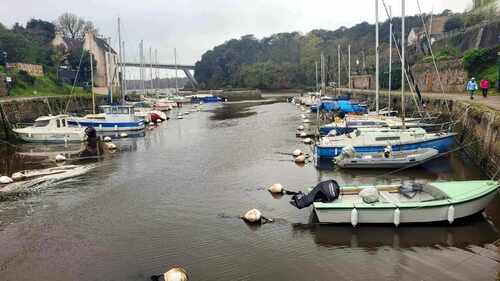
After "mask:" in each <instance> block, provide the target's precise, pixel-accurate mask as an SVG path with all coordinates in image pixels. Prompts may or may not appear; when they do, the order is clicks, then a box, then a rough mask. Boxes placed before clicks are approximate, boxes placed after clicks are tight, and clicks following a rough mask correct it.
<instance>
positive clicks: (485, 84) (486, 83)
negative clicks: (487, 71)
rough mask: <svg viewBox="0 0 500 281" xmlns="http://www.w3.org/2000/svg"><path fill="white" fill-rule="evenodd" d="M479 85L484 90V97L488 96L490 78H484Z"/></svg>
mask: <svg viewBox="0 0 500 281" xmlns="http://www.w3.org/2000/svg"><path fill="white" fill-rule="evenodd" d="M479 87H480V88H481V90H482V91H483V97H485V98H486V97H488V89H489V88H490V80H488V79H483V80H481V83H479Z"/></svg>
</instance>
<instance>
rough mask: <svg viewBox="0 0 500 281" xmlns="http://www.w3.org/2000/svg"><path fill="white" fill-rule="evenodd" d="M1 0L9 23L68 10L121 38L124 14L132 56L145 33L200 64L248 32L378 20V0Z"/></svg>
mask: <svg viewBox="0 0 500 281" xmlns="http://www.w3.org/2000/svg"><path fill="white" fill-rule="evenodd" d="M385 1H386V3H387V4H388V5H391V6H392V10H393V15H394V16H400V15H401V0H385ZM380 2H381V0H380ZM406 2H407V4H406V14H407V15H412V14H416V13H418V7H417V4H416V3H417V1H416V0H410V1H406ZM420 4H421V8H422V11H423V12H424V13H425V12H427V13H429V12H430V11H431V10H434V12H436V13H438V12H441V11H442V10H443V9H451V10H453V11H455V12H463V11H464V10H465V9H467V8H470V7H471V6H472V0H453V1H452V0H420ZM5 5H6V7H7V8H6V9H5ZM1 6H2V8H0V22H1V23H3V24H4V25H6V26H9V27H10V26H12V25H13V24H14V23H15V22H20V23H22V24H25V23H26V21H28V20H29V19H31V18H40V19H43V20H49V21H53V20H55V19H56V18H57V17H58V16H59V15H60V14H62V13H65V12H70V13H74V14H77V15H78V16H81V17H83V18H85V19H86V20H90V21H92V22H93V23H94V25H95V26H96V27H97V28H98V29H99V32H100V33H101V34H103V35H105V36H106V37H112V42H113V43H112V44H114V45H115V46H118V45H117V39H116V38H117V23H116V22H117V17H118V16H119V17H120V18H121V21H122V40H124V41H125V44H126V55H127V60H128V61H136V60H137V58H138V52H139V51H138V44H139V41H140V40H141V39H143V40H144V46H145V47H146V48H149V47H152V48H153V50H154V49H158V57H159V61H161V62H162V63H173V60H174V51H173V49H174V48H176V49H177V58H178V59H177V61H178V63H181V64H194V63H195V62H196V61H198V60H199V59H200V58H201V55H202V54H203V53H204V52H206V51H207V50H210V49H212V48H213V47H215V46H217V45H219V44H222V43H224V42H225V41H227V40H229V39H233V38H239V37H241V36H243V35H246V34H254V35H255V36H256V37H257V38H262V37H265V36H269V35H271V34H273V33H278V32H291V31H299V32H302V33H306V32H308V31H310V30H313V29H330V30H335V29H337V28H339V27H340V26H347V27H350V26H352V25H355V24H357V23H360V22H363V21H367V22H370V23H373V22H375V0H349V1H339V0H330V1H326V0H143V1H137V0H133V1H132V0H84V1H81V0H78V1H74V0H2V5H1ZM380 7H381V8H380V20H381V21H384V20H386V16H385V12H384V10H383V8H382V5H380ZM148 54H149V53H148Z"/></svg>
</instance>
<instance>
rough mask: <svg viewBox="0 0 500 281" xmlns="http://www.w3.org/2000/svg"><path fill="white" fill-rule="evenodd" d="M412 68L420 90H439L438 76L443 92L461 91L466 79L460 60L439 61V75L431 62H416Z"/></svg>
mask: <svg viewBox="0 0 500 281" xmlns="http://www.w3.org/2000/svg"><path fill="white" fill-rule="evenodd" d="M412 70H413V73H414V75H415V79H416V80H417V84H418V87H419V88H420V90H421V91H422V92H441V84H440V82H439V77H440V78H441V82H442V84H443V88H444V91H445V92H448V93H457V92H463V91H464V88H465V84H466V83H467V80H468V77H467V73H466V71H465V70H464V68H463V64H462V61H461V60H451V61H441V62H439V63H438V70H439V76H438V75H437V73H436V70H435V68H434V64H432V63H426V64H417V65H415V66H413V68H412Z"/></svg>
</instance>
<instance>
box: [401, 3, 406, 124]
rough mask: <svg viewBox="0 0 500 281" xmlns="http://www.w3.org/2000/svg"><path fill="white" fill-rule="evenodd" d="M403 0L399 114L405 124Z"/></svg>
mask: <svg viewBox="0 0 500 281" xmlns="http://www.w3.org/2000/svg"><path fill="white" fill-rule="evenodd" d="M405 44H406V43H405V0H401V114H402V118H403V128H406V125H405V70H406V69H405Z"/></svg>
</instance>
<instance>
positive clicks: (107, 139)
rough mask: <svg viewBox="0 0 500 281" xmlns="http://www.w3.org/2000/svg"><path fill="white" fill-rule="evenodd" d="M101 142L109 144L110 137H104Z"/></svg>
mask: <svg viewBox="0 0 500 281" xmlns="http://www.w3.org/2000/svg"><path fill="white" fill-rule="evenodd" d="M103 140H104V141H105V142H110V141H111V137H109V136H106V137H104V139H103Z"/></svg>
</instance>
